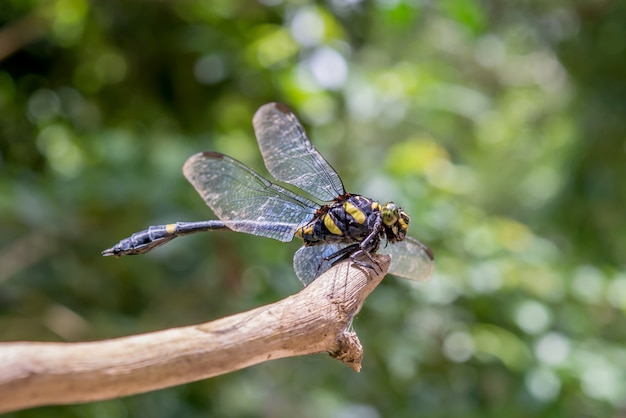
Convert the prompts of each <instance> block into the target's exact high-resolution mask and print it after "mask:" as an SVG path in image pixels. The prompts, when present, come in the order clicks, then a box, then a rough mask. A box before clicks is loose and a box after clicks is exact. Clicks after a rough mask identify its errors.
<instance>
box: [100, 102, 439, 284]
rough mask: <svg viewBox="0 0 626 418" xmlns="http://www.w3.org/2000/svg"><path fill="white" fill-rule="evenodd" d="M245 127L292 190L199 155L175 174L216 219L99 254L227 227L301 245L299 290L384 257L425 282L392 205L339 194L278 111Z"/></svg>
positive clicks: (150, 232)
mask: <svg viewBox="0 0 626 418" xmlns="http://www.w3.org/2000/svg"><path fill="white" fill-rule="evenodd" d="M252 124H253V127H254V132H255V135H256V138H257V141H258V145H259V149H260V151H261V154H262V156H263V160H264V162H265V166H266V168H267V170H268V171H269V173H270V174H271V175H272V177H273V178H274V179H276V180H278V181H280V182H282V183H287V184H290V185H291V186H294V187H295V188H296V189H297V190H298V191H299V192H293V191H291V190H288V189H287V188H285V187H283V186H281V185H280V184H278V183H276V182H272V181H270V180H268V179H266V178H265V177H263V176H261V175H260V174H258V173H257V172H255V171H254V170H252V169H251V168H249V167H248V166H246V165H245V164H243V163H241V162H239V161H237V160H236V159H234V158H231V157H229V156H227V155H224V154H222V153H219V152H215V151H206V152H200V153H198V154H195V155H193V156H191V157H190V158H189V159H188V160H187V161H186V162H185V164H184V165H183V174H184V176H185V177H186V178H187V180H188V181H189V182H190V183H191V185H192V186H193V187H194V188H195V190H196V191H197V193H198V194H199V195H200V196H201V197H202V198H203V199H204V201H205V203H206V204H207V205H208V206H209V207H210V208H211V209H212V210H213V212H214V213H215V215H216V216H217V218H218V219H217V220H204V221H196V222H175V223H170V224H167V225H155V226H150V227H148V228H147V229H145V230H143V231H140V232H136V233H134V234H132V235H131V236H130V237H128V238H125V239H122V240H121V241H119V242H118V243H117V244H115V245H114V246H113V247H111V248H108V249H106V250H104V251H103V252H102V255H104V256H115V257H122V256H125V255H137V254H144V253H146V252H148V251H151V250H152V249H154V248H157V247H159V246H161V245H163V244H166V243H167V242H169V241H171V240H172V239H174V238H176V237H178V236H183V235H188V234H193V233H197V232H204V231H212V230H222V229H228V230H232V231H237V232H244V233H248V234H252V235H257V236H261V237H268V238H273V239H276V240H279V241H283V242H288V241H291V240H292V239H293V238H298V239H301V240H302V241H303V246H302V247H301V248H300V249H298V250H297V251H296V253H295V254H294V259H293V265H294V270H295V272H296V275H297V276H298V278H299V279H300V281H301V282H302V283H303V284H304V285H305V286H307V285H308V284H310V283H311V282H312V281H313V280H315V279H316V278H317V277H318V276H319V275H321V274H322V273H324V272H325V271H326V270H328V269H329V268H330V267H332V266H333V265H335V264H337V263H338V262H340V261H343V260H346V259H351V260H353V261H354V262H355V263H356V264H357V265H361V266H364V267H368V268H375V267H376V265H377V263H376V261H375V259H374V257H373V254H375V253H381V254H391V256H392V260H391V264H390V267H389V272H390V273H391V274H393V275H396V276H399V277H402V278H405V279H409V280H414V281H423V280H426V279H428V277H430V275H431V274H432V272H433V270H434V255H433V252H432V251H431V249H430V248H429V247H428V246H426V245H425V244H424V243H422V242H421V241H419V240H417V239H415V238H412V237H410V236H407V235H406V233H407V230H408V227H409V220H410V218H409V215H408V214H407V213H406V212H405V211H404V210H403V209H402V208H401V207H400V206H398V205H396V204H395V203H394V202H386V203H383V204H381V203H379V202H378V201H375V200H373V199H371V198H369V197H365V196H362V195H358V194H352V193H347V192H346V191H345V188H344V185H343V181H342V180H341V178H340V177H339V175H338V174H337V172H336V171H335V170H334V169H333V168H332V166H331V165H330V164H329V163H328V162H327V161H326V159H324V157H323V156H322V155H321V154H320V153H319V152H318V151H317V149H316V148H315V147H314V146H313V144H312V143H311V141H310V140H309V138H308V137H307V135H306V133H305V131H304V128H303V127H302V125H301V123H300V122H299V121H298V119H297V118H296V116H295V115H294V114H293V112H292V111H291V110H290V109H289V108H288V107H287V106H286V105H284V104H281V103H268V104H265V105H263V106H261V107H260V108H259V110H258V111H257V112H256V113H255V115H254V117H253V119H252ZM359 260H365V261H359Z"/></svg>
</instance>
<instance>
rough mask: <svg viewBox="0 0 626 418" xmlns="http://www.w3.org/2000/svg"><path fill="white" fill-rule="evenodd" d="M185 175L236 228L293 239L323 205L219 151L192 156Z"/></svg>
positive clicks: (211, 206) (225, 220) (271, 236)
mask: <svg viewBox="0 0 626 418" xmlns="http://www.w3.org/2000/svg"><path fill="white" fill-rule="evenodd" d="M183 174H184V175H185V177H186V178H187V180H188V181H189V182H190V183H191V184H192V185H193V187H194V188H195V189H196V191H197V192H198V194H200V196H202V198H203V199H204V201H205V202H206V204H207V205H208V206H209V207H210V208H211V209H212V210H213V212H215V215H217V217H218V218H220V220H221V221H223V222H224V223H225V224H226V226H228V228H230V229H232V230H233V231H238V232H246V233H248V234H253V235H258V236H262V237H268V238H274V239H277V240H279V241H291V239H292V238H293V234H294V233H295V231H296V229H297V228H298V227H299V226H302V225H304V224H306V223H307V222H308V221H309V220H310V219H311V218H312V217H313V214H314V213H315V210H316V209H317V208H318V207H319V206H318V205H317V204H316V203H315V202H313V201H311V200H309V199H307V198H305V197H303V196H298V195H297V194H295V193H293V192H290V191H289V190H286V189H285V188H283V187H280V186H279V185H277V184H273V183H272V182H270V181H268V180H267V179H265V178H263V177H261V176H260V175H259V174H257V173H255V172H254V171H252V170H251V169H250V168H248V167H246V166H245V165H244V164H242V163H240V162H239V161H237V160H235V159H233V158H230V157H228V156H226V155H224V154H221V153H219V152H203V153H199V154H195V155H193V156H191V157H190V158H189V159H188V160H187V161H186V162H185V165H184V166H183Z"/></svg>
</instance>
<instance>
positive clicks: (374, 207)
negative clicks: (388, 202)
mask: <svg viewBox="0 0 626 418" xmlns="http://www.w3.org/2000/svg"><path fill="white" fill-rule="evenodd" d="M372 210H373V211H378V212H380V203H378V202H372Z"/></svg>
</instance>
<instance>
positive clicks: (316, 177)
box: [252, 103, 345, 202]
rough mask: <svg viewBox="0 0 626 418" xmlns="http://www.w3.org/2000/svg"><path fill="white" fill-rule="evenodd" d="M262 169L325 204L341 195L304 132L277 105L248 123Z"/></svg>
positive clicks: (334, 175) (334, 178)
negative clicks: (262, 164)
mask: <svg viewBox="0 0 626 418" xmlns="http://www.w3.org/2000/svg"><path fill="white" fill-rule="evenodd" d="M252 124H253V125H254V132H255V134H256V137H257V141H258V142H259V148H260V150H261V154H262V155H263V159H264V160H265V167H267V170H268V171H269V172H270V174H271V175H272V176H274V178H276V179H277V180H280V181H283V182H285V183H289V184H293V185H294V186H296V187H298V188H299V189H301V190H304V191H305V192H307V193H309V194H310V195H311V196H313V197H314V198H316V199H320V200H321V201H323V202H328V201H331V200H333V199H334V198H336V197H337V196H340V195H343V194H345V191H344V187H343V183H342V182H341V178H340V177H339V175H338V174H337V172H336V171H335V170H334V169H333V168H332V167H331V166H330V164H329V163H328V162H327V161H326V160H325V159H324V157H322V155H321V154H320V153H319V152H318V151H317V150H316V149H315V147H314V146H313V144H311V141H309V138H307V136H306V133H305V132H304V128H303V127H302V125H301V124H300V122H299V121H298V119H297V118H296V116H295V115H294V114H293V113H292V112H291V110H289V108H288V107H287V106H285V105H283V104H281V103H268V104H266V105H263V106H261V107H260V108H259V110H257V112H256V113H255V115H254V118H253V119H252Z"/></svg>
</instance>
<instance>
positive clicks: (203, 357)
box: [0, 255, 390, 413]
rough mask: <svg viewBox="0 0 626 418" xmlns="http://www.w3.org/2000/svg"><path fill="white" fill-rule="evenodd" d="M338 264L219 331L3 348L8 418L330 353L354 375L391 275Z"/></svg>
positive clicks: (0, 404)
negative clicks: (369, 318)
mask: <svg viewBox="0 0 626 418" xmlns="http://www.w3.org/2000/svg"><path fill="white" fill-rule="evenodd" d="M375 257H376V258H377V260H378V262H379V264H380V267H381V269H382V271H380V272H379V271H374V270H373V269H369V268H363V267H360V266H358V265H356V264H354V263H352V262H350V261H348V262H344V263H340V264H338V265H337V266H335V267H333V268H331V269H330V270H328V271H327V272H326V273H324V274H323V275H321V276H320V277H319V278H317V279H316V280H315V281H313V283H311V284H310V285H309V286H307V287H306V288H304V289H303V290H302V291H300V292H298V293H297V294H295V295H292V296H289V297H287V298H286V299H283V300H281V301H278V302H276V303H273V304H270V305H266V306H261V307H259V308H256V309H253V310H250V311H247V312H243V313H239V314H236V315H232V316H229V317H225V318H221V319H218V320H215V321H212V322H207V323H203V324H199V325H192V326H187V327H181V328H172V329H168V330H163V331H156V332H151V333H147V334H140V335H134V336H128V337H123V338H116V339H111V340H103V341H94V342H81V343H49V342H9V343H0V413H4V412H9V411H14V410H18V409H24V408H28V407H34V406H40V405H53V404H69V403H83V402H91V401H97V400H104V399H111V398H117V397H122V396H127V395H131V394H137V393H143V392H148V391H151V390H156V389H161V388H165V387H169V386H174V385H179V384H182V383H187V382H192V381H196V380H201V379H206V378H208V377H212V376H217V375H220V374H224V373H228V372H232V371H234V370H238V369H242V368H244V367H248V366H251V365H254V364H258V363H262V362H264V361H268V360H273V359H278V358H283V357H292V356H300V355H305V354H315V353H321V352H328V353H330V355H331V356H332V357H334V358H336V359H338V360H341V361H342V362H344V363H345V364H347V365H348V366H350V367H351V368H352V369H354V370H355V371H357V372H358V371H359V370H360V368H361V358H362V354H363V350H362V347H361V344H360V342H359V340H358V338H357V336H356V334H355V333H354V332H352V331H349V330H348V328H349V327H350V324H351V322H352V319H353V318H354V316H355V315H356V314H357V313H358V311H359V310H360V309H361V306H362V304H363V301H364V300H365V298H366V297H367V296H368V295H369V294H370V293H371V292H372V291H373V290H374V288H376V286H378V284H379V283H380V281H381V280H382V279H383V277H384V276H385V274H386V273H387V269H388V267H389V261H390V257H389V256H381V255H377V256H375Z"/></svg>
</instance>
